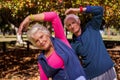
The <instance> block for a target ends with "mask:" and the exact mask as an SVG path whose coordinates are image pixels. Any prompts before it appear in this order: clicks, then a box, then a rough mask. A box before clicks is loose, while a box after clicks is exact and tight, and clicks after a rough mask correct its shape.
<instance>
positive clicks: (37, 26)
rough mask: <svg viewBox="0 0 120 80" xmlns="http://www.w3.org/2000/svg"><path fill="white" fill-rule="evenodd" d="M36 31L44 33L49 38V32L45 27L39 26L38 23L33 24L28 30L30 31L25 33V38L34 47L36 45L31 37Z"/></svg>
mask: <svg viewBox="0 0 120 80" xmlns="http://www.w3.org/2000/svg"><path fill="white" fill-rule="evenodd" d="M38 31H40V32H43V33H45V34H47V35H49V36H50V32H49V30H48V29H47V28H46V27H44V26H42V25H40V24H38V23H36V24H34V25H33V26H32V27H31V28H30V30H28V31H27V38H28V40H29V41H30V42H31V43H32V44H33V45H34V46H36V44H35V42H34V39H33V36H34V34H35V33H36V32H38Z"/></svg>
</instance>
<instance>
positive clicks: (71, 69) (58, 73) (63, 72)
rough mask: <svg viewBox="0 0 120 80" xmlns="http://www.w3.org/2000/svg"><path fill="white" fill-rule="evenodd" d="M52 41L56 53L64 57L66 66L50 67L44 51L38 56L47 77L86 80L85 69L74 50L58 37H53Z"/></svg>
mask: <svg viewBox="0 0 120 80" xmlns="http://www.w3.org/2000/svg"><path fill="white" fill-rule="evenodd" d="M51 41H52V43H53V45H54V48H55V51H56V53H57V54H58V55H59V56H60V57H61V58H62V59H63V61H64V66H65V67H64V69H62V68H59V69H54V68H52V67H50V66H49V65H48V64H47V61H46V58H45V56H44V51H43V53H41V54H40V56H39V57H38V62H39V63H40V64H41V66H42V68H43V70H44V72H45V74H46V75H47V77H52V79H53V80H86V79H85V73H84V70H83V68H82V67H81V64H80V61H79V59H78V57H77V56H76V54H75V53H74V50H73V49H72V48H70V47H68V46H67V45H66V44H64V43H63V42H62V41H61V40H59V39H57V38H51Z"/></svg>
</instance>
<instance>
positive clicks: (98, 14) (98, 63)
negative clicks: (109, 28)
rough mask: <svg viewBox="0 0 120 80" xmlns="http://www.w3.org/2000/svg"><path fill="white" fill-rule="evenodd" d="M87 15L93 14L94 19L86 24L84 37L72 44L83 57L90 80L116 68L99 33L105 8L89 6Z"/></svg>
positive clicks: (77, 38) (84, 66) (75, 38)
mask: <svg viewBox="0 0 120 80" xmlns="http://www.w3.org/2000/svg"><path fill="white" fill-rule="evenodd" d="M86 13H92V15H93V17H92V19H91V20H90V21H89V22H88V23H87V24H86V26H85V29H84V31H83V32H82V35H80V36H79V37H75V36H74V39H73V42H72V43H71V45H72V47H73V49H74V50H75V51H76V53H77V55H80V56H82V63H83V68H84V71H85V73H86V75H87V77H88V78H89V79H91V78H94V77H97V76H99V75H101V74H102V73H104V72H106V71H107V70H109V69H110V68H112V67H113V66H114V63H113V61H112V59H111V58H110V56H109V54H108V52H107V50H106V47H105V45H104V43H103V40H102V37H101V34H100V32H99V30H100V25H101V22H102V18H103V8H102V7H100V6H88V7H87V10H86Z"/></svg>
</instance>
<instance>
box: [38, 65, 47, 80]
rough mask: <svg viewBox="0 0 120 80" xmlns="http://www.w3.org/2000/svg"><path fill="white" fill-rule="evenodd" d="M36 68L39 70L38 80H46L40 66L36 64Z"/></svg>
mask: <svg viewBox="0 0 120 80" xmlns="http://www.w3.org/2000/svg"><path fill="white" fill-rule="evenodd" d="M38 68H39V74H40V80H48V78H47V76H46V74H45V73H44V71H43V69H42V66H41V65H40V64H39V63H38Z"/></svg>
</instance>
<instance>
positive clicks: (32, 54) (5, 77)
mask: <svg viewBox="0 0 120 80" xmlns="http://www.w3.org/2000/svg"><path fill="white" fill-rule="evenodd" d="M119 49H120V47H116V48H113V49H110V50H112V51H114V50H115V51H116V50H119ZM39 53H40V51H39V50H38V49H30V50H29V51H27V49H26V48H19V47H18V48H15V47H14V48H12V49H11V48H10V49H9V48H8V49H7V51H6V52H4V53H3V52H2V51H1V52H0V80H39V71H38V65H37V57H38V55H39ZM110 53H111V52H110ZM111 54H113V53H111ZM115 54H116V55H115ZM115 54H114V55H113V56H114V57H113V60H114V61H115V62H117V66H116V71H117V72H120V70H119V69H120V68H119V60H120V57H119V52H118V53H115ZM111 56H112V55H111ZM117 56H118V58H117ZM118 76H119V75H118ZM119 78H120V77H119ZM118 80H119V79H118Z"/></svg>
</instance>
